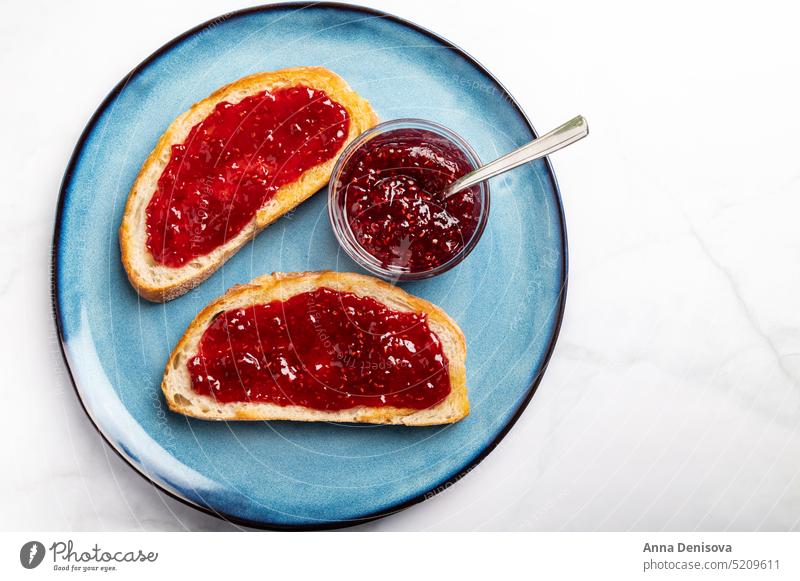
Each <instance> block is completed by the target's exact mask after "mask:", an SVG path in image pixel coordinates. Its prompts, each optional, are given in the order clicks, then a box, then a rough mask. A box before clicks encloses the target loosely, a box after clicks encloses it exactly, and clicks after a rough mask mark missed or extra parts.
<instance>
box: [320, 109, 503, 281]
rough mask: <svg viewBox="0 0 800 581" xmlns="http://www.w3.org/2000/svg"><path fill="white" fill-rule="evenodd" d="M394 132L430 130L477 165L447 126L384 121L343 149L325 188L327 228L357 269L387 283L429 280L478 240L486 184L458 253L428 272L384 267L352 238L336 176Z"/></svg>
mask: <svg viewBox="0 0 800 581" xmlns="http://www.w3.org/2000/svg"><path fill="white" fill-rule="evenodd" d="M398 129H422V130H427V131H431V132H433V133H435V134H437V135H439V136H441V137H443V138H445V139H446V140H448V141H449V142H450V143H451V144H452V145H454V146H455V147H456V148H457V149H459V150H460V151H461V152H462V153H463V154H464V155H465V156H466V158H467V160H468V161H469V163H470V164H471V165H472V168H473V169H476V168H478V167H480V165H481V162H480V159H479V158H478V155H477V154H476V153H475V151H474V150H473V149H472V147H470V145H469V144H468V143H467V142H466V141H465V140H464V139H463V138H462V137H461V136H460V135H458V134H457V133H455V132H453V131H451V130H450V129H448V128H447V127H444V126H443V125H440V124H438V123H434V122H433V121H427V120H424V119H395V120H392V121H386V122H384V123H380V124H379V125H376V126H375V127H373V128H372V129H369V130H368V131H365V132H364V133H362V134H361V135H360V136H358V137H357V138H356V139H355V140H354V141H353V142H352V143H351V144H350V145H348V146H347V148H345V150H344V152H342V155H341V156H340V157H339V160H338V161H337V162H336V165H335V166H334V168H333V173H332V174H331V181H330V184H329V186H328V216H329V217H330V221H331V227H332V228H333V232H334V235H335V236H336V240H337V241H338V242H339V245H340V246H341V247H342V248H343V249H344V251H345V252H346V253H347V255H348V256H350V258H352V259H353V260H354V261H356V262H357V263H358V264H359V265H360V266H361V267H363V268H364V269H365V270H367V271H368V272H370V273H372V274H374V275H375V276H377V277H379V278H382V279H384V280H388V281H392V282H395V281H409V280H420V279H424V278H430V277H432V276H436V275H438V274H442V273H443V272H446V271H448V270H450V269H451V268H453V267H454V266H455V265H457V264H458V263H460V262H461V261H462V260H464V258H466V257H467V255H468V254H469V253H470V252H471V251H472V249H473V248H475V245H476V244H477V243H478V240H480V237H481V235H482V234H483V230H484V228H485V227H486V220H487V218H488V216H489V184H488V183H487V182H482V183H481V184H479V185H478V186H475V188H477V191H478V201H479V203H480V213H479V216H478V221H477V226H476V228H475V230H474V231H473V233H472V236H471V237H470V239H469V240H467V241H466V243H465V244H464V245H463V246H462V247H461V248H460V249H459V250H458V252H457V253H456V254H455V255H453V256H452V257H450V259H448V260H447V261H446V262H444V263H442V264H439V265H436V266H435V267H432V268H430V269H428V270H422V271H414V270H411V269H409V268H408V267H405V266H397V265H388V266H384V265H383V264H382V263H381V262H380V261H379V260H378V259H377V258H376V257H374V256H373V255H372V254H370V253H369V252H368V251H367V250H366V249H365V248H363V247H362V246H361V245H360V244H359V242H358V240H357V239H356V236H355V235H354V233H353V231H352V229H351V227H350V222H349V220H348V219H347V216H346V210H345V208H346V204H345V203H344V196H345V195H346V188H343V187H342V185H343V184H342V183H341V180H340V176H341V174H342V172H343V170H344V168H345V167H346V166H347V163H348V162H349V161H350V159H351V158H352V156H353V153H354V152H356V151H357V150H358V149H360V148H361V147H363V146H365V144H367V143H368V142H369V141H370V140H372V139H374V138H375V137H378V136H380V135H383V134H385V133H387V132H389V131H395V130H398Z"/></svg>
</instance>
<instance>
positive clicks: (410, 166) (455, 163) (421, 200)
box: [339, 129, 481, 272]
mask: <svg viewBox="0 0 800 581" xmlns="http://www.w3.org/2000/svg"><path fill="white" fill-rule="evenodd" d="M473 169H475V168H474V167H473V165H472V164H471V163H470V160H469V159H468V158H467V156H466V155H465V154H464V152H463V151H462V150H461V149H460V148H459V147H457V146H456V145H455V144H454V143H453V142H451V141H450V140H448V139H446V138H445V137H442V136H440V135H439V134H437V133H434V132H432V131H428V130H423V129H395V130H393V131H388V132H386V133H384V134H381V135H379V136H377V137H374V138H372V139H371V140H369V141H367V142H366V143H365V144H364V145H362V146H361V147H360V148H358V149H357V150H356V151H355V152H354V153H353V155H352V157H351V158H350V159H348V160H347V163H346V164H345V167H344V168H343V170H342V172H341V174H340V179H339V187H340V188H342V192H343V195H342V196H341V198H340V199H341V200H342V205H343V207H342V210H343V211H344V215H345V217H346V219H347V221H348V223H349V224H350V229H351V230H352V232H353V234H354V236H355V238H356V241H357V242H358V244H359V245H360V246H361V247H362V248H364V250H366V251H367V252H369V253H370V254H371V255H372V256H374V257H375V258H376V259H378V261H380V263H381V265H382V266H383V267H384V268H386V267H389V266H396V267H401V268H403V269H405V270H407V271H409V272H423V271H427V270H430V269H432V268H435V267H437V266H439V265H442V264H444V263H446V262H448V261H449V260H450V259H451V258H453V257H454V256H455V255H456V254H458V252H459V251H460V250H461V249H462V248H463V247H464V246H465V245H466V244H467V243H468V242H469V241H470V239H471V238H472V235H473V234H474V233H475V230H476V229H477V227H478V223H479V221H480V216H481V199H480V194H479V190H478V188H477V187H475V188H471V189H468V190H464V191H462V192H458V193H456V194H454V195H453V196H451V197H449V198H447V199H446V200H443V198H442V192H443V191H444V189H445V188H446V187H447V186H448V185H450V184H451V183H452V182H454V181H455V180H456V179H457V178H459V177H461V176H463V175H464V174H466V173H468V172H470V171H472V170H473Z"/></svg>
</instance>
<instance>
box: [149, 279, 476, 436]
mask: <svg viewBox="0 0 800 581" xmlns="http://www.w3.org/2000/svg"><path fill="white" fill-rule="evenodd" d="M319 287H328V288H332V289H335V290H341V291H344V292H352V293H355V294H357V295H359V296H369V297H372V298H375V299H376V300H379V301H381V302H382V303H384V304H386V305H387V306H389V307H390V308H393V309H397V310H402V311H409V312H418V313H425V314H426V315H427V316H428V323H429V325H430V327H431V330H433V331H434V332H435V333H436V334H437V336H438V337H439V339H440V340H441V342H442V347H443V350H444V353H445V355H446V356H447V358H448V361H449V372H450V386H451V390H450V394H449V395H448V396H447V398H445V400H444V401H442V402H440V403H439V404H437V405H435V406H433V407H431V408H428V409H425V410H415V409H410V408H396V407H390V406H386V407H367V406H359V407H357V408H352V409H350V410H341V411H333V412H326V411H320V410H312V409H309V408H302V407H299V406H278V405H274V404H263V403H229V404H219V403H217V402H216V401H215V400H214V399H213V398H211V397H208V396H202V395H199V394H197V393H195V392H194V391H193V390H192V389H191V387H190V385H191V384H190V381H189V372H188V369H187V368H186V362H187V361H188V359H189V358H191V357H193V356H194V354H195V353H196V352H197V345H198V343H199V340H200V338H201V337H202V334H203V332H204V331H205V329H206V328H207V326H208V325H209V324H210V323H211V321H212V319H213V318H214V316H215V315H217V314H218V313H219V312H221V311H225V310H229V309H231V308H237V307H240V306H243V305H253V304H263V303H266V302H270V301H273V300H286V299H288V298H290V297H292V296H294V295H296V294H300V293H303V292H307V291H309V290H313V289H315V288H319ZM161 388H162V390H163V392H164V396H165V398H166V400H167V404H168V405H169V408H170V409H171V410H172V411H174V412H177V413H181V414H184V415H188V416H192V417H196V418H200V419H205V420H294V421H330V422H363V423H372V424H401V425H408V426H427V425H437V424H446V423H453V422H457V421H458V420H461V419H463V418H464V417H466V416H467V414H469V399H468V396H467V385H466V341H465V339H464V335H463V333H462V332H461V329H460V328H459V327H458V325H457V324H456V322H455V321H453V320H452V319H451V318H450V317H449V316H448V315H447V314H446V313H445V312H444V311H443V310H442V309H440V308H439V307H437V306H436V305H434V304H432V303H429V302H428V301H425V300H423V299H420V298H418V297H415V296H413V295H410V294H408V293H406V292H405V291H403V290H401V289H399V288H398V287H395V286H392V285H390V284H388V283H386V282H383V281H380V280H377V279H375V278H372V277H369V276H364V275H361V274H352V273H341V272H332V271H322V272H301V273H288V274H287V273H274V274H272V275H265V276H261V277H258V278H256V279H254V280H253V281H251V282H249V283H247V284H243V285H238V286H234V287H232V288H231V289H229V290H228V292H226V293H225V294H224V295H223V296H221V297H219V298H218V299H216V300H215V301H213V302H212V303H210V304H209V305H208V306H206V307H205V308H204V309H203V310H202V311H200V313H199V314H198V315H197V317H195V319H194V321H192V323H191V324H190V325H189V328H188V329H187V330H186V332H185V333H184V335H183V337H181V339H180V341H178V344H177V345H176V346H175V349H174V350H173V351H172V354H171V355H170V358H169V360H168V361H167V365H166V368H165V371H164V380H163V382H162V384H161Z"/></svg>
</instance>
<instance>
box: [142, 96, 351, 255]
mask: <svg viewBox="0 0 800 581" xmlns="http://www.w3.org/2000/svg"><path fill="white" fill-rule="evenodd" d="M349 123H350V118H349V116H348V113H347V111H346V110H345V108H344V107H342V106H341V105H340V104H339V103H337V102H335V101H333V100H332V99H331V98H329V97H328V95H326V94H325V92H323V91H320V90H317V89H311V88H308V87H305V86H302V85H298V86H293V87H288V88H282V89H277V90H273V91H264V92H261V93H258V94H255V95H251V96H248V97H245V98H244V99H242V100H241V101H239V102H238V103H236V104H231V103H228V102H225V101H223V102H221V103H218V104H217V105H216V107H215V108H214V110H213V111H212V113H210V114H209V115H208V117H206V118H205V119H203V121H201V122H200V123H198V124H197V125H195V126H194V127H192V129H191V130H190V132H189V135H188V136H187V137H186V139H185V140H184V141H183V143H180V144H176V145H173V146H172V151H171V156H170V160H169V162H168V163H167V166H166V167H165V168H164V171H163V172H162V174H161V177H160V178H159V179H158V189H157V191H156V192H155V194H154V195H153V197H152V198H151V200H150V202H149V204H148V205H147V212H146V231H147V248H148V250H149V251H150V253H151V254H152V255H153V258H154V259H155V261H156V262H158V263H160V264H163V265H166V266H170V267H179V266H182V265H184V264H186V263H187V262H189V261H191V260H192V259H194V258H196V257H198V256H204V255H206V254H208V253H209V252H211V251H213V250H214V249H216V248H218V247H219V246H221V245H222V244H224V243H225V242H227V241H228V240H230V239H231V238H233V237H235V236H236V235H237V234H239V232H241V231H242V229H243V228H244V227H245V225H247V224H248V223H249V222H250V221H251V220H252V219H253V217H254V216H255V214H256V212H257V211H258V209H259V208H260V207H261V206H263V205H264V204H265V203H266V202H268V201H269V200H270V198H272V196H273V195H274V194H275V192H276V191H277V190H278V189H279V188H280V187H281V186H284V185H286V184H288V183H290V182H292V181H294V180H296V179H297V178H298V177H299V176H300V175H301V174H302V173H303V172H305V171H306V170H308V169H310V168H313V167H314V166H316V165H319V164H320V163H324V162H326V161H328V160H330V159H331V158H332V157H333V156H334V155H335V154H336V152H337V151H339V149H340V148H341V147H342V145H343V144H344V142H345V141H346V139H347V135H348V130H349Z"/></svg>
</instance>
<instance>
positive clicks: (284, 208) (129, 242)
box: [119, 67, 378, 302]
mask: <svg viewBox="0 0 800 581" xmlns="http://www.w3.org/2000/svg"><path fill="white" fill-rule="evenodd" d="M297 85H305V86H307V87H310V88H313V89H318V90H321V91H324V92H325V93H327V95H328V96H329V97H331V99H333V100H334V101H336V102H337V103H339V104H340V105H341V106H342V107H344V108H345V109H346V110H347V112H348V114H349V116H350V130H349V133H348V135H347V139H346V140H345V142H344V144H343V145H342V148H341V149H340V150H339V151H338V152H337V153H336V154H335V155H334V156H333V157H332V158H331V159H330V160H328V161H327V162H325V163H322V164H320V165H317V166H315V167H312V168H310V169H308V170H307V171H305V172H304V173H303V174H302V175H301V176H300V177H299V178H298V179H297V180H295V181H293V182H290V183H288V184H286V185H284V186H283V187H281V188H280V189H279V190H278V191H277V192H275V195H274V196H273V197H272V198H271V199H270V200H268V201H267V202H266V203H265V204H264V206H263V207H261V208H260V209H259V210H258V212H257V213H256V215H255V217H254V218H253V219H252V220H251V221H250V223H248V224H247V225H246V226H245V227H244V228H243V229H242V231H241V232H239V234H238V235H236V236H235V237H233V238H231V239H230V240H228V241H227V242H226V243H225V244H223V245H222V246H219V247H217V248H215V249H214V250H213V251H211V252H210V253H208V254H206V255H204V256H199V257H197V258H195V259H193V260H191V261H190V262H188V263H187V264H185V265H183V266H181V267H177V268H173V267H169V266H166V265H164V264H159V263H158V262H156V261H155V260H154V258H153V256H152V255H151V253H150V252H149V250H148V249H147V246H146V242H147V232H146V229H145V222H146V209H147V205H148V203H149V202H150V199H151V198H152V196H153V194H154V193H155V192H156V189H157V186H158V179H159V177H161V174H162V172H163V170H164V168H165V167H166V165H167V163H168V162H169V160H170V155H171V151H172V149H171V148H172V146H173V145H175V144H180V143H183V142H184V140H185V139H186V137H187V136H188V134H189V131H190V130H191V129H192V127H194V126H195V125H197V124H198V123H200V122H201V121H203V119H205V118H206V117H207V116H208V115H209V114H210V113H211V112H212V111H213V110H214V107H216V106H217V104H218V103H220V102H223V101H227V102H229V103H233V104H235V103H238V102H239V101H241V100H242V99H244V98H245V97H247V96H249V95H253V94H256V93H260V92H262V91H267V90H274V89H279V88H285V87H293V86H297ZM377 121H378V118H377V116H376V115H375V112H374V111H373V110H372V107H370V105H369V103H368V102H367V101H366V100H364V99H363V98H362V97H360V96H359V95H358V94H357V93H356V92H355V91H353V90H352V89H351V88H350V87H349V86H348V85H347V83H345V81H344V80H343V79H342V78H340V77H339V76H337V75H336V74H335V73H333V72H331V71H329V70H327V69H325V68H322V67H298V68H292V69H283V70H280V71H275V72H269V73H258V74H255V75H251V76H249V77H244V78H242V79H239V80H238V81H234V82H233V83H231V84H230V85H226V86H225V87H222V88H221V89H219V90H217V91H216V92H214V93H213V94H212V95H210V96H209V97H207V98H205V99H203V100H202V101H200V102H199V103H196V104H194V105H193V106H192V107H191V109H189V110H188V111H186V112H185V113H183V114H182V115H180V116H179V117H178V118H177V119H175V121H173V122H172V124H171V125H170V126H169V127H168V128H167V130H166V131H165V132H164V134H163V135H162V136H161V138H160V139H159V140H158V143H157V144H156V147H155V149H153V151H152V153H150V156H149V157H148V158H147V160H146V161H145V162H144V165H143V166H142V169H141V171H140V172H139V176H138V177H137V178H136V181H135V182H134V184H133V188H131V191H130V194H129V195H128V202H127V204H126V206H125V214H124V216H123V218H122V224H121V226H120V229H119V239H120V247H121V250H122V263H123V265H124V266H125V271H126V272H127V273H128V279H129V280H130V281H131V284H132V285H133V287H134V288H135V289H136V292H138V293H139V294H140V295H141V296H142V297H143V298H145V299H147V300H150V301H156V302H160V301H167V300H170V299H173V298H175V297H177V296H180V295H182V294H183V293H185V292H187V291H189V290H190V289H192V288H193V287H195V286H197V285H198V284H200V283H201V282H203V281H204V280H205V279H206V278H208V277H209V276H211V274H212V273H213V272H214V271H215V270H217V269H218V268H219V267H220V266H221V265H222V264H223V263H224V262H225V261H226V260H227V259H228V258H230V257H231V256H232V255H233V254H234V253H235V252H236V251H238V250H239V249H240V248H241V247H242V246H243V245H244V244H245V243H246V242H247V241H248V240H250V239H252V238H253V237H254V236H255V235H256V234H258V233H259V232H260V231H261V230H263V229H264V228H265V227H266V226H268V225H269V224H270V223H272V222H273V221H275V220H276V219H278V218H279V217H281V216H282V215H283V214H285V213H286V212H288V211H289V210H291V209H292V208H294V207H295V206H297V205H298V204H300V203H301V202H303V201H305V200H306V199H308V198H309V197H310V196H311V195H313V194H314V193H315V192H317V191H318V190H319V189H320V188H322V187H323V186H325V185H326V184H327V183H328V180H329V179H330V175H331V171H332V170H333V166H334V164H335V163H336V159H337V158H338V157H339V154H340V153H341V152H342V150H343V149H344V148H345V147H346V146H347V144H349V143H350V142H351V141H352V140H353V139H355V138H356V137H357V136H358V135H359V134H361V133H363V132H364V131H365V130H367V129H369V128H370V127H372V126H373V125H375V124H376V123H377Z"/></svg>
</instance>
